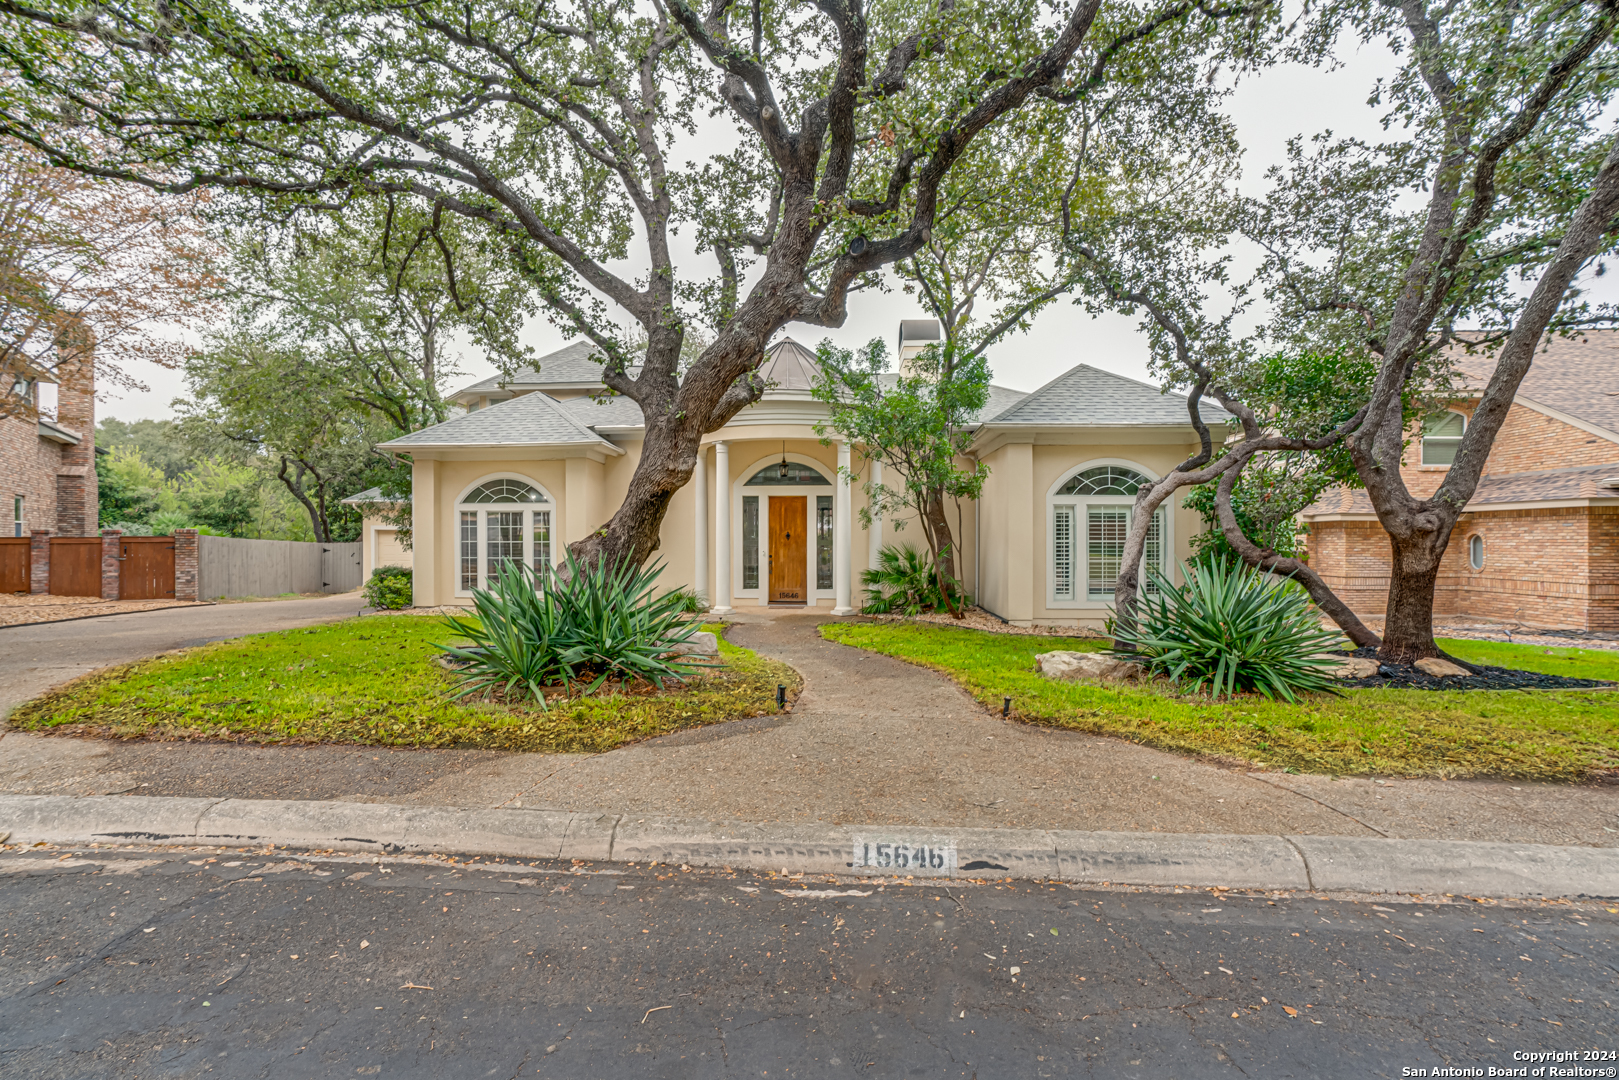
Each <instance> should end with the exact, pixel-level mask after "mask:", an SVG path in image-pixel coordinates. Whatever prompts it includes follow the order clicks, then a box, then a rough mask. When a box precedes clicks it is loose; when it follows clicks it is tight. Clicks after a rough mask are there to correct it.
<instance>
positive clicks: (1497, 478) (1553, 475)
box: [1304, 461, 1619, 517]
mask: <svg viewBox="0 0 1619 1080" xmlns="http://www.w3.org/2000/svg"><path fill="white" fill-rule="evenodd" d="M1616 477H1619V461H1615V462H1610V463H1609V464H1606V465H1582V466H1580V467H1579V468H1577V469H1537V470H1536V471H1534V472H1521V473H1498V474H1496V475H1494V476H1483V477H1480V478H1479V482H1478V488H1477V489H1476V490H1475V491H1474V492H1473V498H1472V501H1470V502H1469V503H1468V504H1467V509H1468V510H1470V511H1471V510H1483V509H1486V508H1488V507H1489V506H1490V505H1491V504H1495V503H1527V502H1552V501H1558V500H1563V499H1611V498H1614V497H1616V496H1619V488H1614V487H1611V486H1609V485H1607V484H1605V483H1604V482H1603V481H1606V480H1613V479H1615V478H1616ZM1376 512H1377V511H1376V510H1375V509H1373V507H1372V497H1371V496H1370V495H1368V494H1366V492H1365V490H1364V489H1361V488H1354V489H1350V488H1341V487H1340V488H1332V489H1331V490H1329V491H1327V492H1325V493H1324V494H1322V496H1321V497H1320V498H1319V499H1317V500H1316V501H1315V502H1313V503H1311V504H1310V505H1309V506H1307V507H1305V508H1304V513H1305V514H1306V515H1308V516H1311V517H1313V516H1315V515H1317V514H1375V513H1376Z"/></svg>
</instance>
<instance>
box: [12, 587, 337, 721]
mask: <svg viewBox="0 0 1619 1080" xmlns="http://www.w3.org/2000/svg"><path fill="white" fill-rule="evenodd" d="M360 604H361V600H360V594H359V593H358V592H352V593H339V594H338V595H336V596H322V597H320V598H318V599H313V600H265V601H258V602H254V603H246V604H216V605H214V606H213V607H192V608H166V609H163V610H159V611H140V612H132V613H130V614H127V615H108V616H107V617H105V618H101V619H78V620H74V621H72V622H56V623H34V624H31V625H23V626H5V627H0V718H4V717H5V716H6V715H8V714H9V713H10V712H11V710H12V709H13V708H15V707H16V706H17V705H19V704H21V703H22V702H24V701H27V700H28V699H29V698H32V697H36V696H38V695H39V694H41V693H44V692H45V691H46V690H49V689H50V688H51V687H53V686H56V685H59V684H60V683H64V682H67V681H68V680H69V679H74V678H77V677H78V676H80V675H83V674H85V673H86V672H90V671H95V670H96V669H97V668H104V667H108V666H110V665H112V664H127V663H128V662H130V661H131V660H139V659H140V658H141V657H143V656H155V655H157V654H158V653H161V652H167V651H169V650H170V649H181V648H185V647H187V646H189V645H202V644H204V643H206V642H209V641H220V640H223V639H225V638H233V637H243V636H245V635H247V634H259V633H263V632H265V631H267V630H286V629H289V628H291V627H294V626H310V625H313V624H315V623H325V622H336V621H337V620H338V619H346V618H349V617H350V616H353V615H355V614H358V612H359V610H360Z"/></svg>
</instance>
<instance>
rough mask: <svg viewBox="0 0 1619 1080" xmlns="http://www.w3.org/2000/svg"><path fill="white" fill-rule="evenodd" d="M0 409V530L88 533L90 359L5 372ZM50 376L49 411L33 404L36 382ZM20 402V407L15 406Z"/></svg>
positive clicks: (92, 504)
mask: <svg viewBox="0 0 1619 1080" xmlns="http://www.w3.org/2000/svg"><path fill="white" fill-rule="evenodd" d="M5 378H6V380H7V383H6V385H5V391H6V394H7V397H8V401H7V403H6V404H7V406H8V408H7V409H6V410H5V411H6V413H7V415H5V416H3V417H0V499H4V500H5V504H4V506H0V512H3V513H4V514H5V517H4V518H0V532H3V534H4V535H6V536H27V535H29V534H30V533H32V532H34V531H35V530H40V529H49V530H51V532H53V533H54V534H56V535H57V536H94V535H96V533H97V530H98V527H99V524H100V522H99V520H98V518H99V499H98V494H99V493H98V491H97V484H96V469H95V449H96V447H95V433H96V416H95V409H96V406H95V375H94V372H93V370H92V360H91V359H90V357H88V356H86V357H84V358H83V359H82V360H81V361H79V362H77V363H75V364H72V365H69V364H66V363H64V364H63V365H61V367H59V368H58V370H57V372H56V377H52V376H51V375H48V374H46V373H44V372H41V371H39V370H37V369H32V368H29V369H24V370H23V371H20V372H7V373H5ZM41 382H46V383H55V384H56V391H57V396H56V416H55V417H54V418H52V417H48V416H46V415H44V414H43V413H40V412H39V411H38V406H39V385H40V383H41ZM19 406H20V407H19Z"/></svg>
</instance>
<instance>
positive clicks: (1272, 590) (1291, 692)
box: [1108, 559, 1343, 702]
mask: <svg viewBox="0 0 1619 1080" xmlns="http://www.w3.org/2000/svg"><path fill="white" fill-rule="evenodd" d="M1150 575H1151V578H1152V581H1153V584H1154V586H1155V590H1149V591H1147V592H1145V593H1144V594H1143V595H1142V596H1141V597H1140V599H1138V600H1137V608H1136V621H1135V625H1134V626H1125V625H1122V624H1116V623H1114V622H1113V621H1112V620H1109V625H1108V632H1109V633H1110V634H1112V635H1113V637H1114V639H1115V640H1116V641H1118V642H1119V643H1120V644H1121V646H1122V647H1124V648H1126V649H1132V648H1133V649H1134V650H1135V651H1134V652H1132V653H1122V652H1121V653H1120V655H1121V656H1123V657H1125V658H1128V659H1133V660H1138V661H1140V662H1141V663H1142V664H1144V665H1145V666H1146V668H1147V669H1148V670H1149V671H1151V672H1153V673H1155V674H1160V675H1167V676H1168V677H1169V678H1171V679H1173V680H1174V681H1175V682H1177V683H1183V684H1184V683H1190V684H1191V687H1192V689H1193V690H1197V691H1201V690H1202V689H1203V687H1204V686H1205V685H1207V686H1208V688H1209V693H1210V695H1211V696H1213V697H1217V698H1218V697H1222V696H1227V695H1230V694H1234V693H1236V692H1238V691H1249V690H1257V691H1259V693H1261V694H1264V695H1265V696H1266V697H1268V698H1273V699H1274V698H1278V697H1280V698H1283V699H1285V700H1287V701H1290V702H1291V701H1294V700H1296V698H1295V695H1297V694H1300V693H1307V692H1311V691H1323V690H1326V691H1331V690H1332V689H1333V683H1332V679H1331V677H1330V676H1328V674H1327V671H1328V669H1330V668H1332V667H1334V666H1336V665H1337V663H1338V661H1337V660H1334V659H1333V658H1331V657H1330V656H1325V655H1322V654H1323V653H1326V652H1328V651H1330V650H1333V649H1336V648H1337V647H1338V646H1340V645H1341V644H1342V643H1343V638H1342V637H1341V636H1340V635H1339V634H1338V633H1337V632H1336V631H1330V630H1324V629H1322V627H1321V620H1320V616H1319V614H1318V613H1317V612H1316V610H1315V608H1314V607H1312V606H1311V604H1310V600H1309V597H1308V596H1307V595H1306V594H1305V593H1304V591H1303V590H1302V589H1300V588H1299V587H1298V586H1297V585H1295V584H1294V583H1292V582H1290V581H1289V582H1278V581H1273V580H1271V579H1269V578H1268V577H1267V576H1266V575H1264V574H1261V573H1259V572H1257V571H1255V570H1253V569H1251V568H1250V567H1247V566H1243V565H1232V564H1230V563H1227V562H1225V561H1224V560H1220V559H1208V560H1206V561H1204V562H1200V563H1197V564H1194V565H1193V566H1192V567H1190V568H1188V567H1186V565H1185V564H1184V563H1183V564H1182V566H1181V575H1182V577H1183V578H1185V580H1186V584H1184V585H1178V586H1177V585H1172V584H1170V582H1169V581H1168V579H1166V578H1165V577H1164V576H1163V575H1162V574H1161V573H1159V572H1158V571H1157V570H1156V569H1154V570H1151V571H1150Z"/></svg>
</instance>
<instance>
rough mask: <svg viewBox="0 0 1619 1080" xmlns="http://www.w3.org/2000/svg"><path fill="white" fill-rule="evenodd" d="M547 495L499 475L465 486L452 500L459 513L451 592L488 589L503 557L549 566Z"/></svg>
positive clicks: (542, 569)
mask: <svg viewBox="0 0 1619 1080" xmlns="http://www.w3.org/2000/svg"><path fill="white" fill-rule="evenodd" d="M551 507H552V503H551V499H550V497H549V496H547V495H546V494H545V492H543V491H541V490H540V489H539V488H537V487H535V486H534V485H533V484H530V483H529V482H528V481H526V480H519V479H515V478H512V477H500V478H498V479H495V480H489V481H486V482H484V483H482V484H479V485H478V486H477V487H475V488H473V489H472V490H471V491H468V492H467V493H466V494H465V495H463V496H462V497H461V500H460V502H458V503H457V504H456V511H457V516H458V518H459V535H458V536H457V540H458V545H457V547H458V556H459V558H458V563H459V570H460V573H459V575H458V580H457V582H456V584H457V588H456V592H457V593H459V594H461V595H463V596H464V595H468V594H470V593H471V592H472V590H473V589H481V588H488V586H489V583H490V582H491V581H493V580H494V579H495V578H496V577H497V576H498V575H499V573H500V565H501V563H503V562H515V563H522V564H524V565H527V566H532V567H533V568H534V569H535V570H536V571H538V572H539V573H540V574H541V576H542V577H543V576H544V575H545V574H547V573H549V571H550V569H551Z"/></svg>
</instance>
